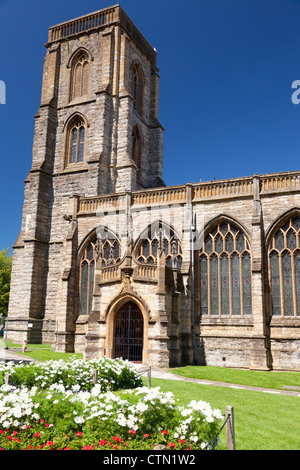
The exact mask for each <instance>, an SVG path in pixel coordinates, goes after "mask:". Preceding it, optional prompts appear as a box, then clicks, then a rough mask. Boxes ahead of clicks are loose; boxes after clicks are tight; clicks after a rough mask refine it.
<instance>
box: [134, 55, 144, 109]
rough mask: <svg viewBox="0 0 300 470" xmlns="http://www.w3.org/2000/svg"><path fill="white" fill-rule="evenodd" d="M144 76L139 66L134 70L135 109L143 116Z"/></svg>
mask: <svg viewBox="0 0 300 470" xmlns="http://www.w3.org/2000/svg"><path fill="white" fill-rule="evenodd" d="M143 93H144V87H143V74H142V71H141V68H140V66H139V65H138V64H135V65H134V66H133V68H132V95H133V108H134V109H135V110H136V111H137V112H138V113H139V114H140V115H142V112H143Z"/></svg>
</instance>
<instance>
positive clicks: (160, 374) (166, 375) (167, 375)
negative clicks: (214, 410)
mask: <svg viewBox="0 0 300 470" xmlns="http://www.w3.org/2000/svg"><path fill="white" fill-rule="evenodd" d="M136 366H137V368H138V369H139V370H140V371H142V370H145V369H147V366H145V365H137V364H136ZM151 377H153V378H157V379H167V380H180V381H184V382H193V383H198V384H201V385H213V386H215V387H227V388H233V389H241V390H252V391H254V392H264V393H272V394H275V395H291V396H294V397H300V392H299V390H298V391H293V390H274V389H270V388H263V387H252V386H248V385H238V384H231V383H226V382H215V381H212V380H202V379H190V378H186V377H182V376H180V375H176V374H173V373H171V372H169V371H168V370H166V369H160V368H158V367H153V366H151Z"/></svg>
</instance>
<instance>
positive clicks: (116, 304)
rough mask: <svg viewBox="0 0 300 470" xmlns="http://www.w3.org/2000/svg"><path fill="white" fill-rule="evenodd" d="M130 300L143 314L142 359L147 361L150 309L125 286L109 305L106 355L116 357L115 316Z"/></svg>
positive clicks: (105, 317) (106, 315)
mask: <svg viewBox="0 0 300 470" xmlns="http://www.w3.org/2000/svg"><path fill="white" fill-rule="evenodd" d="M128 302H133V303H134V304H136V305H137V306H138V308H139V309H140V312H141V314H142V316H143V320H144V321H143V353H142V361H143V362H147V361H148V359H149V356H148V349H149V344H148V343H149V340H148V324H149V320H150V309H149V307H148V305H147V303H146V302H145V301H144V299H142V298H141V297H140V296H139V295H138V294H137V293H136V292H134V291H133V290H132V289H131V290H127V289H125V290H124V288H123V289H122V290H121V291H120V292H119V294H118V295H117V296H116V297H114V299H113V300H112V301H111V302H110V303H109V305H108V306H107V308H106V310H105V313H104V319H105V322H106V337H105V355H106V356H107V357H110V358H113V357H114V338H115V331H114V326H115V318H116V315H117V314H118V312H119V311H120V309H121V308H122V307H123V306H125V304H127V303H128Z"/></svg>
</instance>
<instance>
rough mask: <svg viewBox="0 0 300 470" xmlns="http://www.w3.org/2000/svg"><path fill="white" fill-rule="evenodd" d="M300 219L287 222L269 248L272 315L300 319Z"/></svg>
mask: <svg viewBox="0 0 300 470" xmlns="http://www.w3.org/2000/svg"><path fill="white" fill-rule="evenodd" d="M299 238H300V217H299V216H294V217H290V219H289V220H288V221H287V222H285V223H284V224H283V225H282V226H281V227H280V228H279V229H278V230H277V231H276V232H275V234H274V235H273V237H272V239H271V241H270V244H269V275H270V284H271V298H272V313H273V315H275V316H285V317H287V316H300V240H299Z"/></svg>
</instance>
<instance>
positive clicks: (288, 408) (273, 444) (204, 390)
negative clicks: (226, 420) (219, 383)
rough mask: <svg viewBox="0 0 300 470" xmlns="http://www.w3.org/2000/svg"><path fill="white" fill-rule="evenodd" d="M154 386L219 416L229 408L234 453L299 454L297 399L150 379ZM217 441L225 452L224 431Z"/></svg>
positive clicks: (299, 425) (298, 409) (298, 410)
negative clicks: (202, 403) (203, 403)
mask: <svg viewBox="0 0 300 470" xmlns="http://www.w3.org/2000/svg"><path fill="white" fill-rule="evenodd" d="M158 385H159V386H160V387H161V389H162V390H164V391H172V392H173V393H174V395H175V397H176V398H178V399H179V403H180V404H182V405H184V404H187V403H189V402H190V401H191V400H204V401H207V402H209V403H210V404H211V406H212V407H213V408H219V409H220V410H221V411H222V413H223V414H225V408H226V406H227V405H231V406H233V407H234V423H235V439H236V449H237V450H300V401H299V400H300V398H298V397H293V396H287V395H273V394H270V393H264V392H253V391H247V390H237V389H230V388H226V387H214V386H212V385H200V384H196V383H190V382H181V381H172V380H162V379H153V378H152V380H151V386H153V387H155V386H158ZM220 437H221V449H226V431H225V428H224V430H223V431H222V433H221V436H220Z"/></svg>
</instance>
